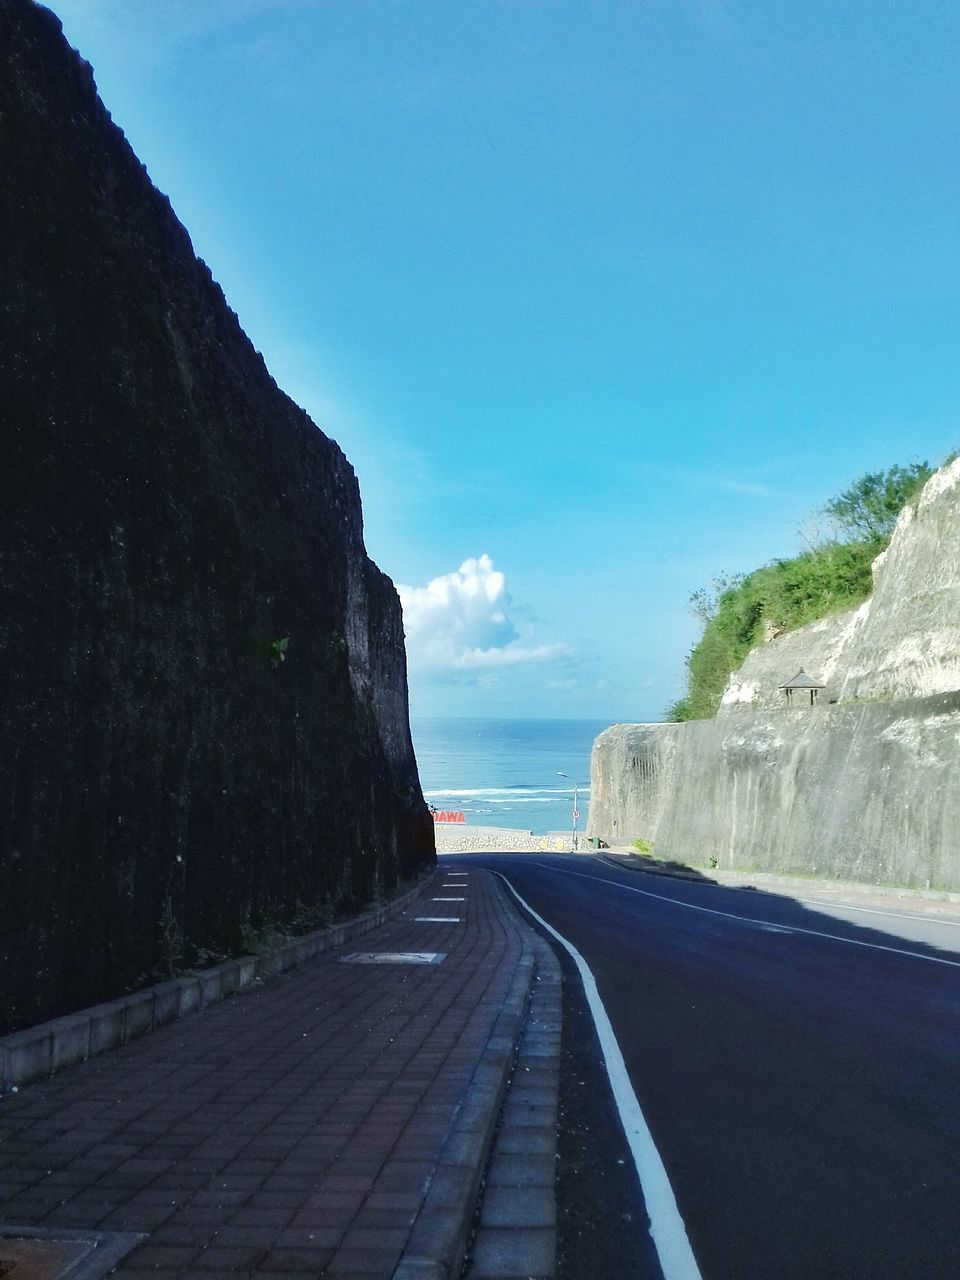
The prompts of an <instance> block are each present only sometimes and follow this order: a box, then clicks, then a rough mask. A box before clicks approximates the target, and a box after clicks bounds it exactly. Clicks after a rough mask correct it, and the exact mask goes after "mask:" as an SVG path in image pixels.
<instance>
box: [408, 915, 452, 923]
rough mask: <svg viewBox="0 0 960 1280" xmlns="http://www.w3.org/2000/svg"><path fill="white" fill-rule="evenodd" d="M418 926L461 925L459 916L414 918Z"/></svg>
mask: <svg viewBox="0 0 960 1280" xmlns="http://www.w3.org/2000/svg"><path fill="white" fill-rule="evenodd" d="M413 918H414V921H415V922H416V923H417V924H459V923H460V917H459V916H414V917H413Z"/></svg>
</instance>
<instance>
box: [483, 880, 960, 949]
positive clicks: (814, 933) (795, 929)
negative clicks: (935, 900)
mask: <svg viewBox="0 0 960 1280" xmlns="http://www.w3.org/2000/svg"><path fill="white" fill-rule="evenodd" d="M536 865H537V866H539V867H544V868H545V869H546V870H548V871H553V872H554V873H555V874H556V875H558V876H576V877H577V879H578V880H595V881H597V882H598V883H599V884H609V885H612V886H613V888H614V889H626V891H627V892H628V893H639V894H642V895H643V897H645V898H656V899H657V901H658V902H672V903H673V904H674V905H675V906H677V907H686V908H687V910H688V911H703V912H704V913H705V914H706V915H708V916H724V917H725V918H726V919H727V920H739V921H741V923H743V924H774V923H775V922H774V921H773V920H758V919H757V918H756V916H737V915H734V914H733V912H732V911H718V910H717V909H716V908H715V907H699V906H697V905H696V903H693V902H684V900H683V899H682V898H670V897H668V896H667V895H666V894H665V893H651V892H650V890H649V889H636V888H634V886H633V885H632V884H624V883H623V882H622V881H621V880H610V879H608V878H607V876H587V875H584V873H583V872H582V871H565V870H562V869H561V868H560V867H555V866H553V865H552V864H551V863H549V862H538V863H536ZM498 874H499V873H498ZM782 927H783V928H784V929H789V930H790V932H791V933H808V934H809V935H810V937H811V938H829V940H830V941H831V942H846V943H847V944H848V945H849V946H851V947H869V949H870V950H871V951H892V952H893V954H894V955H897V956H913V958H914V959H915V960H929V961H930V963H931V964H946V965H949V966H950V968H951V969H960V960H941V959H940V957H939V956H925V955H924V954H923V952H922V951H908V950H907V949H906V948H905V947H885V946H883V945H882V944H881V943H879V942H861V941H860V939H859V938H842V937H841V936H840V934H838V933H823V932H821V930H819V929H804V928H803V927H802V926H801V925H799V924H788V925H783V926H782Z"/></svg>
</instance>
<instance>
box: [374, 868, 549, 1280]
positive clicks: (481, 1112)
mask: <svg viewBox="0 0 960 1280" xmlns="http://www.w3.org/2000/svg"><path fill="white" fill-rule="evenodd" d="M495 888H496V891H497V892H498V893H502V890H501V889H500V886H499V885H495ZM530 932H531V931H530V928H529V925H527V924H526V922H525V921H524V922H522V924H521V934H522V937H523V942H522V949H521V954H520V959H519V961H518V963H517V968H516V971H515V973H514V976H513V981H512V982H511V984H510V989H509V991H508V992H507V996H506V999H505V1000H504V1002H503V1005H502V1007H501V1009H500V1013H499V1014H498V1016H497V1020H496V1022H495V1023H494V1026H493V1031H492V1032H491V1035H490V1039H489V1041H488V1042H487V1047H486V1049H485V1050H484V1053H483V1056H482V1057H481V1059H480V1063H479V1065H478V1066H477V1069H476V1071H475V1072H474V1075H473V1079H472V1080H471V1082H470V1086H469V1088H468V1090H467V1096H466V1100H465V1101H464V1102H463V1104H462V1105H461V1107H460V1110H459V1112H458V1114H457V1118H456V1120H455V1121H454V1125H453V1129H452V1131H451V1133H450V1136H449V1137H448V1138H447V1141H446V1142H445V1143H444V1147H443V1150H442V1152H441V1153H440V1160H439V1163H438V1165H437V1168H436V1170H435V1172H434V1174H433V1177H432V1179H431V1181H430V1186H429V1187H428V1189H427V1194H426V1198H425V1200H424V1202H423V1205H422V1206H421V1208H420V1211H419V1212H418V1214H417V1217H416V1220H415V1221H414V1224H413V1227H412V1229H411V1231H410V1236H409V1238H408V1240H407V1245H406V1248H405V1250H404V1253H403V1257H402V1258H401V1260H400V1262H399V1263H398V1264H397V1268H396V1270H395V1271H394V1273H393V1280H454V1277H457V1276H459V1275H460V1272H461V1269H462V1267H463V1261H464V1256H465V1254H466V1249H467V1244H468V1243H469V1240H470V1235H471V1232H472V1229H473V1219H474V1214H475V1210H476V1204H477V1198H478V1196H479V1194H480V1186H481V1182H482V1180H483V1174H484V1170H485V1169H486V1165H487V1159H488V1156H489V1153H490V1147H491V1144H492V1142H493V1135H494V1132H495V1130H496V1124H497V1116H498V1115H499V1113H500V1107H501V1104H502V1102H503V1097H504V1094H505V1092H506V1088H507V1084H508V1082H509V1080H510V1073H511V1069H512V1066H513V1060H514V1055H515V1053H516V1047H517V1043H518V1041H519V1038H520V1033H521V1031H522V1029H523V1023H524V1018H525V1016H526V1010H527V1004H528V1001H529V998H530V988H531V985H532V982H533V975H534V971H535V968H536V956H535V953H534V947H533V941H532V939H531V937H530Z"/></svg>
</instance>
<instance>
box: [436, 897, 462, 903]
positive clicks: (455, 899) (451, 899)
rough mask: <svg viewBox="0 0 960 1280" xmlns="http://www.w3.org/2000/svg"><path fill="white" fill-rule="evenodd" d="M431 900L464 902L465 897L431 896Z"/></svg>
mask: <svg viewBox="0 0 960 1280" xmlns="http://www.w3.org/2000/svg"><path fill="white" fill-rule="evenodd" d="M430 901H431V902H466V898H431V899H430Z"/></svg>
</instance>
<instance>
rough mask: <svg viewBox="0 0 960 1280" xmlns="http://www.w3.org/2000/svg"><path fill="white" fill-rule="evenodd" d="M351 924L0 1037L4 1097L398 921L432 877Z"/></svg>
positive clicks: (0, 1089)
mask: <svg viewBox="0 0 960 1280" xmlns="http://www.w3.org/2000/svg"><path fill="white" fill-rule="evenodd" d="M435 875H436V872H435V871H434V872H433V873H432V874H431V875H430V877H429V878H427V879H424V880H422V881H420V882H419V883H418V884H416V885H414V886H413V888H411V889H408V890H406V892H405V893H402V894H400V895H399V896H398V897H396V898H393V899H391V900H390V901H389V902H386V903H384V904H383V905H382V906H379V907H376V908H374V909H373V910H371V911H365V912H364V913H363V914H362V915H359V916H355V917H354V918H353V919H352V920H344V921H343V922H342V923H340V924H335V925H331V926H330V928H328V929H318V930H317V931H316V932H315V933H308V934H305V935H304V936H303V937H302V938H291V939H290V940H289V941H288V942H285V943H283V944H282V945H281V946H279V947H274V948H272V949H271V950H269V951H264V952H263V953H262V954H260V955H255V956H240V957H239V958H238V959H234V960H225V961H224V962H223V964H218V965H215V966H214V967H213V968H211V969H202V970H200V971H198V972H197V973H190V974H185V975H183V976H182V977H179V978H171V979H169V981H167V982H158V983H155V984H154V985H153V986H152V987H146V988H144V990H142V991H134V992H131V994H130V995H126V996H121V997H120V998H119V999H117V1000H110V1001H108V1002H107V1003H106V1004H97V1005H94V1006H93V1007H92V1008H90V1009H82V1010H80V1011H79V1012H78V1013H71V1014H67V1015H66V1016H65V1017H63V1018H54V1019H52V1020H51V1021H49V1022H41V1023H38V1025H37V1026H35V1027H27V1028H25V1029H24V1030H23V1031H14V1032H12V1033H11V1034H10V1035H8V1036H2V1037H0V1094H3V1093H9V1092H10V1091H11V1090H12V1089H18V1088H19V1087H20V1086H21V1085H24V1084H30V1083H31V1082H32V1081H34V1080H41V1079H43V1078H44V1077H45V1076H49V1075H52V1074H53V1073H54V1072H55V1071H60V1070H61V1069H62V1068H63V1067H67V1066H71V1065H72V1064H73V1063H75V1062H84V1061H86V1059H87V1058H92V1057H94V1056H95V1055H96V1054H98V1053H105V1052H106V1051H107V1050H108V1049H116V1048H118V1047H119V1046H120V1045H124V1044H128V1043H129V1042H130V1041H131V1040H136V1039H139V1037H140V1036H143V1035H146V1034H147V1033H148V1032H150V1031H153V1030H155V1029H156V1028H157V1027H162V1026H166V1025H167V1024H168V1023H170V1022H176V1021H177V1020H178V1019H179V1018H183V1017H186V1016H187V1014H190V1013H195V1012H196V1011H197V1010H198V1009H203V1008H205V1007H206V1006H207V1005H209V1004H214V1003H215V1002H216V1001H218V1000H222V999H224V998H225V997H226V996H232V995H235V994H236V993H237V992H238V991H243V990H244V989H245V988H247V987H249V986H250V985H251V984H252V983H254V982H257V981H261V982H262V981H265V980H266V979H267V978H272V977H275V976H276V975H277V974H279V973H283V972H285V970H287V969H292V968H294V966H296V965H298V964H303V963H304V961H306V960H311V959H313V957H314V956H318V955H320V954H321V953H322V952H324V951H332V950H333V949H334V948H335V947H339V946H342V945H343V943H345V942H348V941H349V940H350V939H351V938H356V937H359V936H360V935H361V934H364V933H369V932H370V930H371V929H376V928H378V927H379V926H380V925H381V924H383V923H384V922H385V921H387V920H390V919H392V918H393V917H394V916H396V915H399V914H400V912H401V911H403V910H404V909H405V908H406V907H407V906H408V905H409V904H410V903H411V902H412V901H413V899H414V898H416V897H417V895H418V894H420V893H421V892H423V890H424V889H425V888H427V887H428V885H429V884H430V881H431V880H432V879H433V878H434V876H435Z"/></svg>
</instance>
